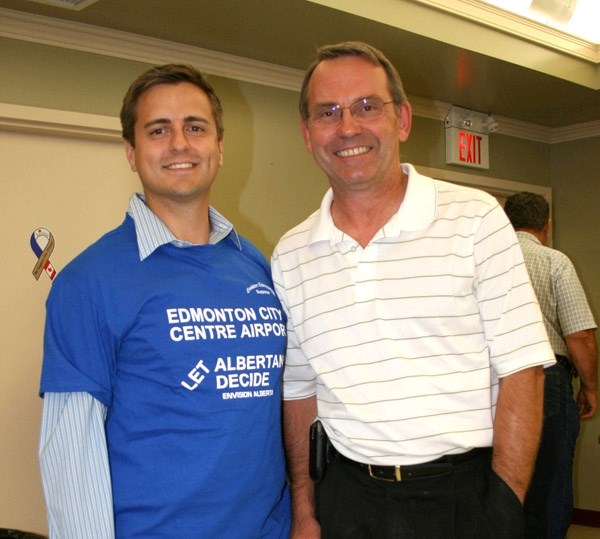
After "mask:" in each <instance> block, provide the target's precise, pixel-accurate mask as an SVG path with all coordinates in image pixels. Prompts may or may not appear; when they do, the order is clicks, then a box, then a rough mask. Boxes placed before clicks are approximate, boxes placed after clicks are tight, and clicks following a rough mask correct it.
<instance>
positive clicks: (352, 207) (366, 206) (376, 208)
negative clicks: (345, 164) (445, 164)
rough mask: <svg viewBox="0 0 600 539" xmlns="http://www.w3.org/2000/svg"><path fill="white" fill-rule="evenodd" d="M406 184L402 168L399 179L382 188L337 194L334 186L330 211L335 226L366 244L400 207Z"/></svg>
mask: <svg viewBox="0 0 600 539" xmlns="http://www.w3.org/2000/svg"><path fill="white" fill-rule="evenodd" d="M407 185H408V176H407V175H406V174H404V172H402V175H401V178H400V180H399V181H394V182H390V183H389V184H388V185H387V186H385V188H382V189H378V190H369V191H358V192H354V193H349V192H347V191H346V192H344V193H337V194H336V190H335V189H334V199H333V202H332V204H331V209H330V211H331V217H332V219H333V222H334V224H335V226H336V227H337V228H339V229H340V230H341V231H342V232H344V233H346V234H348V235H349V236H350V237H352V238H354V239H355V240H356V241H357V242H358V243H359V244H360V245H361V246H362V247H366V246H367V245H368V243H369V242H370V241H371V240H372V239H373V237H374V236H375V234H376V233H377V232H378V231H379V230H380V229H381V228H382V227H383V226H384V225H385V224H386V223H387V222H388V221H389V220H390V219H391V217H392V216H393V215H394V214H395V213H396V212H397V211H398V209H399V208H400V206H401V204H402V201H403V200H404V196H405V194H406V188H407Z"/></svg>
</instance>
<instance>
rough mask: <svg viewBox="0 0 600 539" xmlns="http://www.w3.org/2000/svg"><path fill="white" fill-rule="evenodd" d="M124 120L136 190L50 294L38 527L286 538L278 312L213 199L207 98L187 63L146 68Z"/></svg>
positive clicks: (63, 532)
mask: <svg viewBox="0 0 600 539" xmlns="http://www.w3.org/2000/svg"><path fill="white" fill-rule="evenodd" d="M121 123H122V127H123V138H124V141H125V151H126V154H127V159H128V161H129V163H130V165H131V168H132V170H133V171H135V172H137V173H138V175H139V177H140V180H141V183H142V186H143V194H134V195H133V196H132V197H131V199H130V203H129V209H128V212H127V215H126V217H125V220H124V222H123V223H122V224H121V225H120V226H119V227H117V228H116V229H115V230H113V231H111V232H109V233H107V234H106V235H104V236H103V237H102V238H100V239H99V240H98V241H97V242H96V243H94V244H93V245H91V246H90V247H88V248H87V249H86V250H85V251H84V252H83V253H81V254H80V255H79V256H78V257H76V258H75V259H74V260H73V261H72V262H71V263H70V264H69V265H68V266H67V267H65V268H64V270H63V271H62V272H61V273H60V274H59V275H58V276H57V278H56V280H55V281H54V284H53V286H52V290H51V292H50V295H49V298H48V301H47V317H46V330H45V336H44V362H43V368H42V380H41V389H40V394H41V395H42V396H43V397H44V411H43V418H42V429H41V440H40V463H41V469H42V479H43V483H44V491H45V496H46V504H47V508H48V522H49V529H50V536H51V537H60V538H71V539H82V538H90V539H91V538H93V539H105V538H115V537H116V538H119V539H124V538H128V539H130V538H144V539H151V538H173V537H185V538H204V537H207V538H213V537H219V538H228V537H231V538H234V537H235V538H239V537H245V538H287V537H288V535H289V527H290V509H289V494H288V490H287V485H286V476H285V465H284V457H283V449H282V440H281V427H280V424H281V418H280V399H281V394H280V385H281V384H280V376H281V370H282V366H283V357H284V351H285V345H286V334H285V332H286V330H285V327H286V319H285V315H284V313H283V311H282V309H281V306H280V304H279V301H278V299H277V297H276V295H275V293H274V291H273V287H272V281H271V277H270V272H269V267H268V264H267V262H266V260H265V259H264V257H263V256H262V255H261V254H260V252H259V251H258V250H257V249H256V248H255V247H254V246H253V245H251V244H250V243H249V242H248V241H247V240H245V239H244V238H242V237H240V236H238V235H237V233H236V232H235V230H234V229H233V226H232V225H231V224H230V223H229V222H228V221H227V220H226V219H225V218H224V217H223V216H222V215H220V214H219V213H218V212H217V211H216V210H215V209H214V208H212V207H211V206H210V205H209V198H210V190H211V186H212V184H213V182H214V180H215V177H216V175H217V172H218V169H219V167H220V166H221V164H222V151H223V124H222V109H221V105H220V102H219V99H218V97H217V96H216V94H215V93H214V91H213V89H212V87H211V86H210V84H209V83H208V82H207V81H206V80H205V79H204V77H203V76H202V74H201V73H199V72H198V71H196V70H195V69H193V68H191V67H189V66H183V65H165V66H159V67H156V68H153V69H150V70H149V71H147V72H145V73H143V74H142V75H141V76H140V77H138V79H136V81H134V83H133V84H132V85H131V87H130V88H129V91H128V92H127V95H126V96H125V99H124V101H123V107H122V110H121Z"/></svg>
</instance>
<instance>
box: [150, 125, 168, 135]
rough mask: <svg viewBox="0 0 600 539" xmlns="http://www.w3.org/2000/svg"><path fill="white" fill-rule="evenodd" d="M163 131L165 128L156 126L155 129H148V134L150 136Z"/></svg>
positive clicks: (160, 133)
mask: <svg viewBox="0 0 600 539" xmlns="http://www.w3.org/2000/svg"><path fill="white" fill-rule="evenodd" d="M164 132H165V130H164V129H163V128H162V127H157V128H156V129H153V130H152V131H150V135H152V136H160V135H162V134H163V133H164Z"/></svg>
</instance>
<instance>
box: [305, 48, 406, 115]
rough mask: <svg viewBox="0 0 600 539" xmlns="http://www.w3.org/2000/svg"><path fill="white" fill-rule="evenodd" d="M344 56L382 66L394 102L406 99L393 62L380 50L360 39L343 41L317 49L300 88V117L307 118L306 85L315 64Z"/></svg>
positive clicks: (398, 102) (396, 103)
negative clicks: (315, 56) (354, 57)
mask: <svg viewBox="0 0 600 539" xmlns="http://www.w3.org/2000/svg"><path fill="white" fill-rule="evenodd" d="M346 56H356V57H359V58H364V59H365V60H367V61H368V62H371V63H372V64H373V65H375V66H378V67H382V68H383V69H384V71H385V73H386V75H387V79H388V88H389V90H390V94H391V95H392V101H393V102H394V104H395V105H399V104H400V103H403V102H405V101H408V99H407V97H406V93H405V92H404V86H403V85H402V79H400V75H399V74H398V71H396V68H395V67H394V66H393V64H392V63H391V62H390V61H389V60H388V59H387V57H386V56H385V55H384V54H383V53H382V52H381V51H380V50H378V49H376V48H375V47H373V46H371V45H368V44H367V43H363V42H362V41H344V42H342V43H338V44H336V45H324V46H323V47H320V48H319V49H317V58H316V59H315V61H314V62H313V63H312V64H311V65H310V66H309V67H308V69H307V71H306V74H305V75H304V81H303V82H302V88H301V90H300V103H299V108H300V115H301V116H302V118H304V119H305V120H307V119H308V116H309V110H308V85H309V83H310V79H311V78H312V75H313V73H314V71H315V69H316V68H317V66H318V65H319V64H320V63H321V62H323V61H325V60H335V59H336V58H343V57H346Z"/></svg>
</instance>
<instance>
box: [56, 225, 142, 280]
mask: <svg viewBox="0 0 600 539" xmlns="http://www.w3.org/2000/svg"><path fill="white" fill-rule="evenodd" d="M128 225H129V226H128ZM131 253H137V244H136V241H135V229H134V228H133V224H132V223H127V220H126V221H125V222H124V223H122V224H121V225H119V226H118V227H117V228H114V229H113V230H110V231H109V232H106V233H105V234H103V235H102V236H101V237H100V238H99V239H97V240H96V241H95V242H93V243H92V244H91V245H89V246H88V247H86V248H85V249H84V250H83V251H82V252H80V253H79V254H78V255H77V256H75V257H74V258H73V259H72V260H71V261H70V262H69V263H68V264H67V265H66V266H65V267H64V268H63V269H62V271H61V272H60V273H64V274H65V275H66V274H69V275H71V276H75V275H79V274H96V273H101V272H102V271H110V268H111V267H112V268H113V269H115V270H118V269H119V268H121V269H122V267H123V262H124V260H123V258H124V257H127V256H128V255H131Z"/></svg>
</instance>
